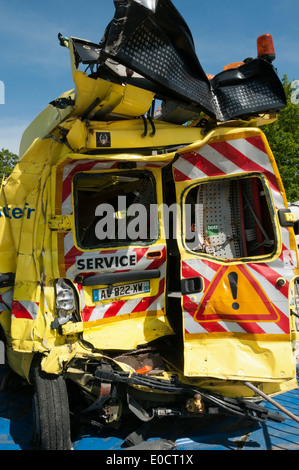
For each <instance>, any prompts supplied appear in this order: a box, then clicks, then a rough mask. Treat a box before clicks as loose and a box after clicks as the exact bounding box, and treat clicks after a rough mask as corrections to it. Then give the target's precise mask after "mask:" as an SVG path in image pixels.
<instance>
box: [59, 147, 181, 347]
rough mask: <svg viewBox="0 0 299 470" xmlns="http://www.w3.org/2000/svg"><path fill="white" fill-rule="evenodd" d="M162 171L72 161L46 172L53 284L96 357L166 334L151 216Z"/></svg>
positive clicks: (158, 241)
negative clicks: (61, 289) (71, 302)
mask: <svg viewBox="0 0 299 470" xmlns="http://www.w3.org/2000/svg"><path fill="white" fill-rule="evenodd" d="M162 165H163V164H159V163H157V164H151V165H147V164H146V162H145V163H142V162H132V163H130V162H129V163H127V162H124V161H114V160H109V161H107V160H106V161H99V160H93V159H89V160H88V159H86V158H84V157H81V158H80V157H79V156H78V159H74V158H72V159H71V160H69V161H65V162H64V163H63V164H60V165H59V166H58V167H57V168H55V170H54V173H53V179H54V180H55V183H54V184H55V188H56V189H55V200H56V204H55V210H56V216H55V217H56V219H57V227H58V228H59V226H60V231H59V230H57V231H55V230H53V247H55V246H57V253H58V259H57V260H56V261H55V262H54V264H55V265H57V266H58V273H57V277H59V278H62V279H64V280H66V282H67V283H69V285H70V286H71V287H72V288H75V289H76V291H77V293H78V302H79V310H80V315H81V319H80V325H81V327H82V325H83V327H82V330H83V333H82V335H83V339H84V340H85V341H87V342H89V343H91V344H92V345H93V346H94V347H96V348H98V349H117V350H121V349H133V348H135V347H136V346H137V345H139V344H145V343H147V342H150V341H152V340H154V339H157V338H159V337H161V336H164V335H169V334H173V331H172V329H171V328H170V326H169V324H168V322H167V319H166V316H165V311H164V300H165V269H166V249H165V246H166V244H165V236H164V231H163V227H161V226H160V225H159V219H158V210H157V207H158V204H161V203H162V189H161V171H162V170H161V167H162ZM60 188H61V189H60ZM54 219H55V218H54ZM59 220H61V221H62V222H61V224H60V223H59ZM67 220H68V222H69V229H68V230H67V227H66V225H67ZM63 225H64V228H63ZM61 227H62V228H61ZM53 252H54V253H55V250H53ZM54 256H55V255H54ZM66 328H69V329H70V331H71V329H72V325H70V326H69V324H68V325H66Z"/></svg>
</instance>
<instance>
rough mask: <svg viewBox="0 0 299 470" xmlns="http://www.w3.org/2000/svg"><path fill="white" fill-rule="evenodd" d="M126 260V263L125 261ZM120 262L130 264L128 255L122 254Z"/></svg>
mask: <svg viewBox="0 0 299 470" xmlns="http://www.w3.org/2000/svg"><path fill="white" fill-rule="evenodd" d="M125 261H126V263H125ZM119 262H120V265H121V266H128V262H129V260H128V257H127V256H121V257H120V259H119Z"/></svg>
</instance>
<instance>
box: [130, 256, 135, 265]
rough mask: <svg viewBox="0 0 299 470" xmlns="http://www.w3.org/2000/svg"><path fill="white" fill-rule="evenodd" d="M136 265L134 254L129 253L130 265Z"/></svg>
mask: <svg viewBox="0 0 299 470" xmlns="http://www.w3.org/2000/svg"><path fill="white" fill-rule="evenodd" d="M135 265H136V255H131V256H130V266H135Z"/></svg>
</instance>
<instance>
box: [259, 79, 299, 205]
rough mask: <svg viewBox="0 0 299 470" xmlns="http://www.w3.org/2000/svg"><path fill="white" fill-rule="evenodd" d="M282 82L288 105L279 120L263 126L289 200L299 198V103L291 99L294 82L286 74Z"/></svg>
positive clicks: (292, 200)
mask: <svg viewBox="0 0 299 470" xmlns="http://www.w3.org/2000/svg"><path fill="white" fill-rule="evenodd" d="M282 83H283V86H284V89H285V93H286V97H287V106H286V108H285V109H283V110H282V111H281V112H280V113H279V115H278V119H277V121H275V122H274V123H273V124H269V125H268V126H263V127H262V130H263V132H264V133H265V135H266V137H267V139H268V142H269V144H270V147H271V149H272V152H273V154H274V157H275V159H276V162H277V166H278V169H279V171H280V175H281V178H282V181H283V184H284V187H285V191H286V195H287V198H288V201H289V202H294V201H298V200H299V104H294V103H292V101H291V95H292V83H291V82H290V81H289V80H288V78H287V76H286V75H284V76H283V79H282Z"/></svg>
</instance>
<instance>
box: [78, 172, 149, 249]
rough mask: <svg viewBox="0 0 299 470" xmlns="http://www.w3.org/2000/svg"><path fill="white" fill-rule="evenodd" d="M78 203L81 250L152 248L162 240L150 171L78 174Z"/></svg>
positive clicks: (79, 244) (79, 243)
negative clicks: (109, 247)
mask: <svg viewBox="0 0 299 470" xmlns="http://www.w3.org/2000/svg"><path fill="white" fill-rule="evenodd" d="M74 200H75V221H76V234H77V243H78V246H79V247H80V248H83V249H96V248H99V247H104V248H105V247H107V246H127V245H132V244H139V245H140V243H142V244H150V243H152V242H154V241H155V240H157V239H158V210H157V204H156V187H155V181H154V178H153V175H152V174H151V173H150V172H148V171H122V172H117V173H109V172H107V173H99V174H95V173H78V174H77V175H76V176H75V178H74Z"/></svg>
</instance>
